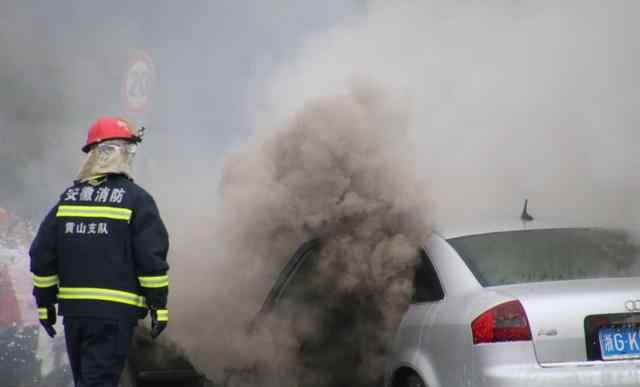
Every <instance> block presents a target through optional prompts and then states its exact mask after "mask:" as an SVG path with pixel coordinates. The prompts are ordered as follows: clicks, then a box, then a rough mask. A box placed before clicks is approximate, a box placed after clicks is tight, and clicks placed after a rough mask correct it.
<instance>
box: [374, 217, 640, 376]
mask: <svg viewBox="0 0 640 387" xmlns="http://www.w3.org/2000/svg"><path fill="white" fill-rule="evenodd" d="M488 231H489V232H488ZM639 256H640V249H639V248H638V247H637V245H636V244H635V243H633V241H632V239H631V238H630V237H629V236H628V235H627V234H626V233H624V232H620V231H614V230H607V229H599V228H538V229H524V228H523V226H522V225H520V226H519V227H516V228H512V227H502V228H498V229H489V230H487V229H486V228H485V229H483V230H482V232H481V233H478V232H465V233H434V234H433V235H432V236H431V237H430V239H429V240H428V241H427V242H426V244H425V245H424V249H423V253H422V256H421V261H420V264H419V267H418V270H417V273H416V292H415V297H414V300H413V303H412V304H411V306H410V307H409V309H408V310H407V312H406V313H405V315H404V318H403V320H402V322H401V324H400V326H399V328H398V331H397V334H396V338H395V342H394V345H393V350H392V351H391V353H390V354H389V356H388V358H387V365H386V370H385V374H386V376H385V382H386V386H388V387H400V386H410V387H422V386H429V387H454V386H470V387H481V386H492V387H497V386H505V387H518V386H527V387H532V386H545V387H554V386H563V387H567V386H638V385H640V278H638V276H640V270H639V264H638V257H639Z"/></svg>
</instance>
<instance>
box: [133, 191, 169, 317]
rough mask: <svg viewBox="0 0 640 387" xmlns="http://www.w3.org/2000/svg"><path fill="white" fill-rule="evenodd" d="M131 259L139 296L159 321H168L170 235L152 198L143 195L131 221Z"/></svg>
mask: <svg viewBox="0 0 640 387" xmlns="http://www.w3.org/2000/svg"><path fill="white" fill-rule="evenodd" d="M132 243H133V257H134V260H135V265H136V272H137V275H138V281H139V282H140V287H141V289H142V293H143V295H144V296H145V298H146V301H147V305H148V306H149V308H150V309H151V310H154V311H157V315H158V319H159V320H160V321H167V320H168V312H167V297H168V295H169V276H168V271H169V265H168V264H167V253H168V251H169V234H168V233H167V229H166V228H165V226H164V223H163V222H162V219H161V218H160V213H159V211H158V207H157V206H156V203H155V201H154V200H153V198H152V197H151V196H150V195H149V194H147V193H146V192H145V194H144V195H143V196H142V197H141V198H140V200H139V201H138V203H137V205H136V208H135V210H134V214H133V219H132Z"/></svg>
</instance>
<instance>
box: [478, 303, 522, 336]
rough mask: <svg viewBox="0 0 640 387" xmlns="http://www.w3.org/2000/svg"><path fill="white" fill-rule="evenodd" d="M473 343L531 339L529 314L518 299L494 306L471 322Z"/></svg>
mask: <svg viewBox="0 0 640 387" xmlns="http://www.w3.org/2000/svg"><path fill="white" fill-rule="evenodd" d="M471 332H472V333H473V343H474V344H480V343H499V342H504V341H528V340H531V330H530V329H529V321H528V320H527V314H526V313H525V311H524V308H523V307H522V304H521V303H520V301H518V300H513V301H509V302H505V303H504V304H500V305H497V306H494V307H493V308H491V309H489V310H487V311H486V312H484V313H482V314H481V315H480V316H478V317H477V318H476V319H475V320H473V322H472V323H471Z"/></svg>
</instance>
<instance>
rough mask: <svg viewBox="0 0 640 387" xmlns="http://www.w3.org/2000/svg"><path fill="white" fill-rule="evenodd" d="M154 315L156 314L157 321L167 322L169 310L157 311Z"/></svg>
mask: <svg viewBox="0 0 640 387" xmlns="http://www.w3.org/2000/svg"><path fill="white" fill-rule="evenodd" d="M156 313H157V314H158V321H169V310H167V309H158V310H156Z"/></svg>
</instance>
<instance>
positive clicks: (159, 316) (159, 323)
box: [150, 308, 169, 339]
mask: <svg viewBox="0 0 640 387" xmlns="http://www.w3.org/2000/svg"><path fill="white" fill-rule="evenodd" d="M150 312H151V338H152V339H155V338H156V337H158V336H160V334H161V333H162V331H164V330H165V328H166V327H167V323H168V322H169V311H168V310H167V309H153V308H152V309H150Z"/></svg>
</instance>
